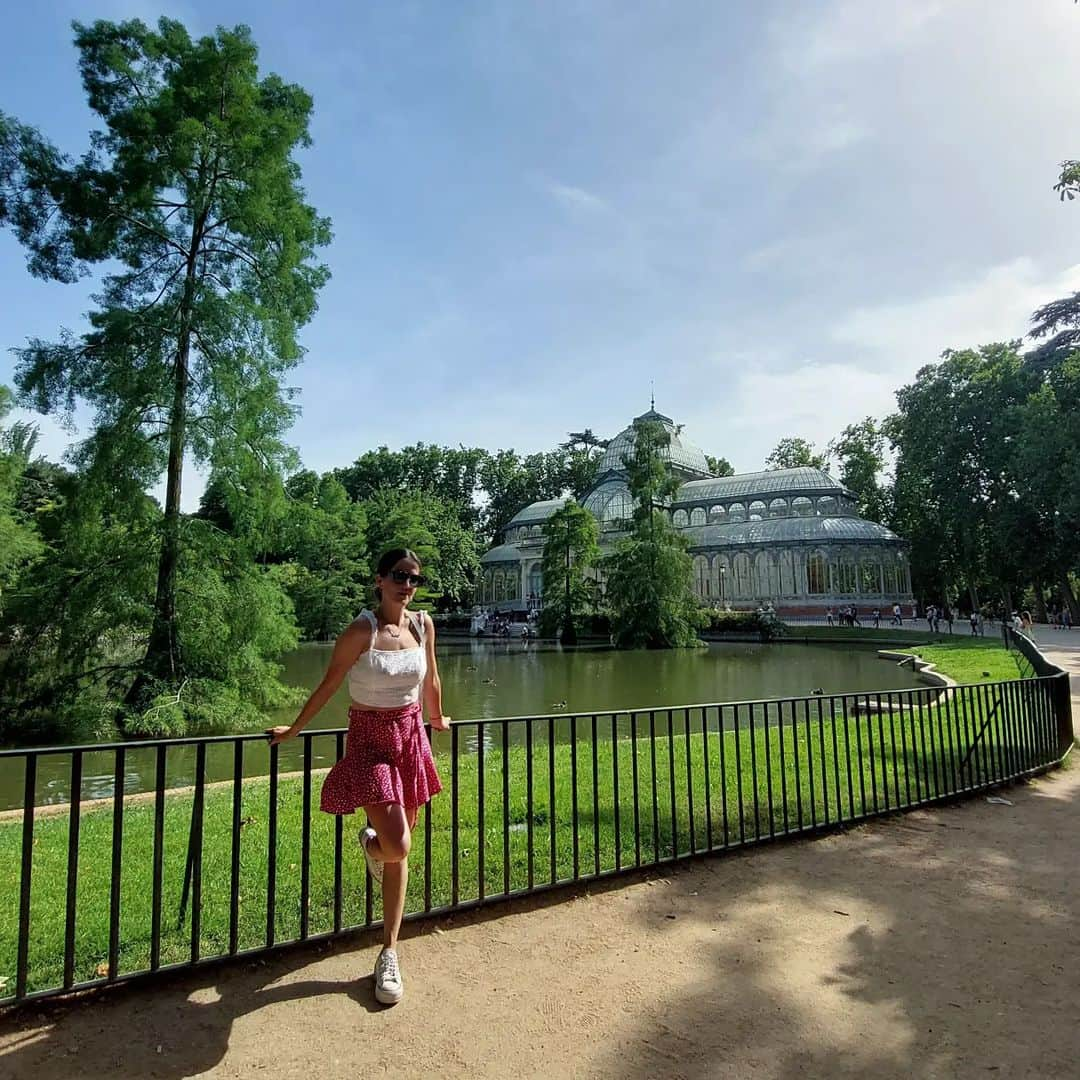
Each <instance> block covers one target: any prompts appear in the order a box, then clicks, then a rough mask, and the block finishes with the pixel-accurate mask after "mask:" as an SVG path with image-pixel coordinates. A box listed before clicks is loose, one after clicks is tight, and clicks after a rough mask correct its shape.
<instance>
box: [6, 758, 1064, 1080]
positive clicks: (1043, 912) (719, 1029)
mask: <svg viewBox="0 0 1080 1080" xmlns="http://www.w3.org/2000/svg"><path fill="white" fill-rule="evenodd" d="M1005 794H1006V795H1007V797H1008V798H1009V799H1010V800H1012V801H1013V803H1014V805H1012V806H1002V805H992V804H988V803H987V802H986V801H985V800H984V799H977V800H975V801H972V802H969V803H965V804H963V805H959V806H954V807H949V808H944V809H937V810H932V811H920V812H917V813H913V814H909V815H907V816H904V817H898V818H894V819H891V820H889V821H885V822H880V823H876V824H873V825H868V826H865V827H862V828H859V829H855V830H852V831H851V832H849V833H847V834H845V835H837V836H831V837H827V838H825V839H822V840H818V841H816V842H812V843H809V842H804V843H798V844H794V843H793V844H786V845H782V846H776V847H774V848H771V849H762V850H759V851H757V852H751V853H748V854H746V855H743V856H737V857H731V858H715V859H710V860H707V861H703V862H698V863H695V864H693V865H691V866H688V867H685V868H682V869H680V870H678V871H675V872H673V873H670V874H668V875H667V876H665V877H659V876H656V877H653V878H652V879H648V880H638V881H633V882H629V883H627V882H622V883H620V884H618V885H615V886H612V887H610V888H608V889H606V890H604V891H594V892H593V893H592V894H591V895H590V894H588V893H582V894H580V895H579V896H578V897H577V898H576V899H570V900H567V899H563V900H562V902H559V903H552V904H550V905H549V906H541V905H538V904H536V903H535V902H534V903H531V904H525V903H517V904H515V905H512V906H511V907H509V908H506V909H503V910H502V911H500V912H498V913H495V914H489V915H487V916H484V917H473V918H469V917H465V916H463V917H460V918H456V919H453V920H448V921H445V922H443V923H442V924H441V926H440V927H439V929H438V930H435V931H432V930H427V931H419V932H416V933H414V935H413V936H412V937H411V938H410V939H409V940H408V941H406V942H404V943H403V946H402V949H401V955H402V961H403V967H404V972H405V975H406V978H407V988H408V993H407V997H406V1000H405V1001H404V1002H403V1003H402V1004H401V1005H399V1006H397V1007H396V1008H394V1009H392V1010H381V1009H379V1008H378V1007H377V1006H375V1005H374V1003H373V1000H372V996H371V980H370V975H368V972H369V971H370V969H371V966H372V964H373V962H374V958H375V953H376V945H375V944H374V943H372V942H371V941H370V940H369V941H367V942H364V943H362V944H357V945H346V944H338V945H337V946H335V947H333V948H331V949H323V950H316V949H311V950H308V951H306V952H294V953H291V954H288V955H285V956H281V957H276V958H274V959H272V960H270V961H267V962H265V963H253V964H246V965H243V966H239V967H222V968H218V969H216V970H214V971H209V972H203V973H200V974H198V975H185V976H183V977H179V978H175V979H173V980H171V981H168V982H165V983H163V984H162V985H161V986H159V987H156V988H153V989H150V988H145V987H144V988H137V989H136V988H132V989H122V990H119V991H118V992H115V993H112V994H110V995H108V996H106V997H99V998H97V999H95V1000H90V1001H83V1002H78V1003H68V1004H62V1005H51V1006H47V1007H44V1006H43V1007H41V1008H39V1009H37V1010H34V1011H24V1012H22V1013H18V1014H15V1015H14V1016H10V1017H8V1018H6V1019H5V1020H0V1075H3V1076H5V1077H7V1076H10V1077H37V1078H41V1080H50V1078H54V1077H55V1078H60V1077H63V1078H65V1080H67V1078H81V1077H87V1078H88V1077H98V1076H100V1075H108V1076H111V1077H131V1078H134V1077H139V1078H144V1077H186V1076H195V1075H205V1076H213V1077H248V1076H259V1075H262V1076H271V1077H275V1078H276V1077H303V1078H305V1080H314V1078H317V1077H346V1076H351V1075H358V1074H363V1075H371V1074H377V1075H394V1076H398V1077H401V1078H411V1077H423V1076H466V1075H467V1076H492V1077H495V1076H498V1077H506V1076H553V1077H567V1076H604V1077H608V1076H610V1077H629V1078H642V1080H644V1078H646V1077H649V1078H650V1080H651V1078H653V1077H655V1076H658V1075H659V1076H664V1077H734V1078H742V1077H795V1076H811V1077H818V1076H821V1077H825V1076H828V1077H836V1076H859V1077H865V1076H874V1077H904V1078H906V1080H911V1078H919V1077H968V1076H970V1077H976V1076H978V1077H981V1076H995V1075H997V1076H1002V1077H1005V1076H1008V1077H1019V1076H1030V1077H1062V1076H1067V1075H1075V1073H1074V1072H1073V1071H1072V1070H1074V1069H1075V1068H1076V1062H1077V1061H1080V1025H1078V1024H1077V1022H1076V1021H1077V1004H1076V1002H1077V996H1078V991H1080V873H1078V867H1080V828H1078V825H1080V767H1077V766H1075V765H1074V766H1073V767H1071V768H1070V769H1067V770H1064V771H1059V772H1056V773H1053V774H1051V775H1049V776H1047V777H1045V778H1042V779H1040V780H1038V781H1036V782H1034V783H1032V784H1028V785H1024V786H1021V787H1018V788H1013V789H1010V790H1009V791H1007V792H1006V793H1005Z"/></svg>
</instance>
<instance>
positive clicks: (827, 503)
mask: <svg viewBox="0 0 1080 1080" xmlns="http://www.w3.org/2000/svg"><path fill="white" fill-rule="evenodd" d="M817 512H818V517H834V516H835V514H836V500H835V499H834V498H833V497H832V496H831V495H822V496H821V498H820V499H818V501H817Z"/></svg>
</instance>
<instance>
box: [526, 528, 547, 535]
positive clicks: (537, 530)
mask: <svg viewBox="0 0 1080 1080" xmlns="http://www.w3.org/2000/svg"><path fill="white" fill-rule="evenodd" d="M543 531H544V530H543V529H541V528H540V526H539V525H533V526H532V527H531V528H530V529H529V535H530V536H541V535H542V534H543Z"/></svg>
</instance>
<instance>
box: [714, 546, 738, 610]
mask: <svg viewBox="0 0 1080 1080" xmlns="http://www.w3.org/2000/svg"><path fill="white" fill-rule="evenodd" d="M713 581H714V582H715V583H716V595H717V596H718V597H719V598H720V602H721V603H727V601H729V600H730V599H731V590H732V589H733V588H734V587H735V586H734V583H733V581H732V577H731V566H730V565H729V564H728V559H727V556H726V555H717V556H716V558H715V559H713Z"/></svg>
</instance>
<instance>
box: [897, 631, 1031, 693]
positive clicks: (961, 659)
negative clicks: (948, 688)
mask: <svg viewBox="0 0 1080 1080" xmlns="http://www.w3.org/2000/svg"><path fill="white" fill-rule="evenodd" d="M896 651H897V652H906V653H914V654H916V655H917V656H919V657H921V658H922V659H923V660H925V661H926V662H927V663H928V664H935V665H936V666H937V669H938V671H940V672H942V673H943V674H945V675H949V676H951V677H952V678H954V679H955V680H956V681H957V682H958V683H982V682H1003V681H1005V680H1007V679H1018V678H1020V676H1021V662H1022V658H1020V655H1019V653H1014V652H1010V651H1009V650H1008V649H1006V648H1005V646H1004V645H1002V643H1001V640H1000V638H997V639H995V638H985V637H982V638H979V637H966V638H964V637H954V638H952V639H951V640H950V639H948V638H946V639H945V640H944V641H938V642H935V643H934V644H927V645H920V646H919V647H918V648H910V649H908V648H902V649H897V650H896Z"/></svg>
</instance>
